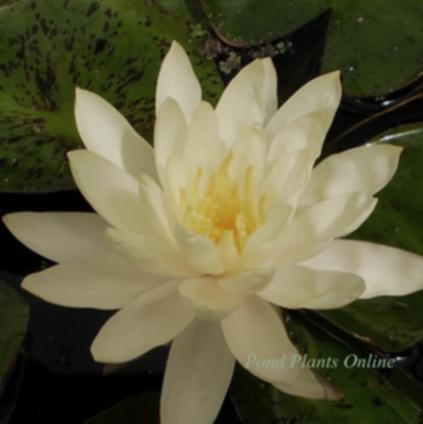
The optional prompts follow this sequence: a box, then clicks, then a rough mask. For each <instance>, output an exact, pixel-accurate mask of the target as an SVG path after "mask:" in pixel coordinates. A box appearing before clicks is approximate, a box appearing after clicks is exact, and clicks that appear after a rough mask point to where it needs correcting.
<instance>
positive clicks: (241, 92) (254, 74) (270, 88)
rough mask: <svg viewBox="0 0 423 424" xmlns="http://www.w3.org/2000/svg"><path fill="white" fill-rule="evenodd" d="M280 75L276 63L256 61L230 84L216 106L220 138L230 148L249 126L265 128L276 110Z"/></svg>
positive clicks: (265, 60) (263, 60)
mask: <svg viewBox="0 0 423 424" xmlns="http://www.w3.org/2000/svg"><path fill="white" fill-rule="evenodd" d="M276 105H277V98H276V72H275V69H274V66H273V63H272V61H271V60H270V59H269V58H267V59H256V60H255V61H254V62H252V63H250V64H249V65H247V66H245V67H244V68H243V69H241V71H240V72H239V73H238V74H237V75H236V76H235V78H234V79H233V80H232V81H231V82H230V83H229V85H228V86H227V87H226V89H225V91H224V92H223V94H222V96H221V98H220V100H219V103H218V104H217V107H216V113H217V116H218V121H219V131H220V136H221V137H222V139H223V141H224V142H225V144H226V145H227V146H230V145H232V144H233V142H234V141H235V138H236V136H237V135H238V133H239V131H240V129H241V128H243V127H244V126H246V125H251V124H255V123H257V124H260V125H265V124H266V122H267V121H268V119H269V118H270V117H271V116H272V115H273V113H274V112H275V110H276Z"/></svg>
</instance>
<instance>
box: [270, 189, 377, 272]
mask: <svg viewBox="0 0 423 424" xmlns="http://www.w3.org/2000/svg"><path fill="white" fill-rule="evenodd" d="M376 203H377V199H374V198H372V197H369V196H367V195H366V194H363V193H348V194H344V195H342V196H337V197H333V198H331V199H327V200H323V201H322V202H320V203H316V204H315V205H312V206H309V207H306V208H304V209H303V210H302V211H301V212H300V213H299V215H298V216H296V217H295V219H294V220H293V221H292V222H291V223H290V225H289V226H288V227H287V229H286V231H285V232H284V233H283V234H282V236H281V238H280V239H279V240H278V241H277V242H276V244H275V246H274V252H273V254H272V257H271V263H273V264H275V265H276V266H278V265H292V264H294V263H296V262H298V261H301V260H305V259H307V258H309V257H310V256H311V255H312V254H315V253H316V252H315V249H316V246H320V245H322V243H325V242H328V241H330V240H331V239H334V238H337V237H342V236H344V235H347V234H349V233H351V232H352V231H354V230H356V229H357V228H358V227H359V226H360V225H361V224H362V223H363V222H364V221H365V220H366V219H367V218H368V217H369V215H370V214H371V213H372V211H373V210H374V208H375V206H376Z"/></svg>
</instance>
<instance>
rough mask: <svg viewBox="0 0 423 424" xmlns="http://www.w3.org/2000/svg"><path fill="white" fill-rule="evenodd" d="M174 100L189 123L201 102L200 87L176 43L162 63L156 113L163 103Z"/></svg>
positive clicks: (182, 50) (157, 90) (188, 62)
mask: <svg viewBox="0 0 423 424" xmlns="http://www.w3.org/2000/svg"><path fill="white" fill-rule="evenodd" d="M168 97H171V98H173V99H175V100H176V101H177V102H178V104H179V106H180V107H181V109H182V110H183V112H184V115H185V117H186V119H187V121H188V122H189V121H190V120H191V117H192V114H193V113H194V110H195V109H196V107H197V105H198V103H199V102H200V100H201V87H200V83H199V82H198V80H197V77H196V76H195V74H194V70H193V69H192V66H191V62H190V60H189V58H188V56H187V54H186V53H185V50H184V49H183V48H182V47H181V45H180V44H179V43H177V42H176V41H173V42H172V45H171V47H170V50H169V52H168V53H167V55H166V56H165V58H164V59H163V62H162V66H161V68H160V72H159V78H158V81H157V88H156V113H157V112H158V111H159V109H160V107H161V105H162V104H163V102H164V101H165V100H166V99H167V98H168Z"/></svg>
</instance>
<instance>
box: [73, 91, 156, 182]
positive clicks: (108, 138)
mask: <svg viewBox="0 0 423 424" xmlns="http://www.w3.org/2000/svg"><path fill="white" fill-rule="evenodd" d="M75 119H76V126H77V128H78V132H79V135H80V136H81V139H82V141H83V142H84V144H85V147H86V148H87V149H88V150H90V151H92V152H93V153H96V154H98V155H100V156H102V157H104V158H105V159H108V160H110V161H111V162H113V163H114V164H115V165H117V166H119V167H121V168H123V169H124V170H125V171H126V172H128V173H129V174H131V175H133V176H135V177H137V176H139V175H141V174H142V173H146V174H149V175H150V176H151V177H153V178H154V179H157V174H156V166H155V163H154V154H153V148H152V147H151V146H150V145H149V144H148V143H147V142H146V141H145V140H144V139H143V138H142V137H141V136H140V135H139V134H137V133H136V131H135V130H134V129H133V128H132V126H131V125H130V124H129V122H128V121H127V120H126V119H125V118H124V117H123V115H121V114H120V113H119V112H118V111H117V110H116V109H115V108H114V107H113V106H112V105H111V104H110V103H108V102H107V101H106V100H104V99H103V98H102V97H100V96H99V95H97V94H95V93H92V92H90V91H88V90H82V89H81V88H77V89H76V98H75Z"/></svg>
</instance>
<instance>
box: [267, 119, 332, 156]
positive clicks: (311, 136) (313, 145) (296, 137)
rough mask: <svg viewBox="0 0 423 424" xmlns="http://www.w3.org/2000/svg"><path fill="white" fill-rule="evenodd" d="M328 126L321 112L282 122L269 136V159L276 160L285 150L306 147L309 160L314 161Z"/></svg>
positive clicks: (290, 150)
mask: <svg viewBox="0 0 423 424" xmlns="http://www.w3.org/2000/svg"><path fill="white" fill-rule="evenodd" d="M327 131H328V127H327V126H326V124H325V120H324V119H322V112H321V111H315V112H311V113H307V114H305V115H303V116H301V117H299V118H298V119H296V120H294V121H292V122H289V123H287V124H284V125H282V126H281V128H279V129H278V131H277V133H275V134H273V135H268V137H271V139H270V145H269V155H268V159H269V160H277V159H279V158H280V157H282V156H284V155H286V152H288V153H290V152H295V151H297V150H304V149H307V150H308V151H309V152H310V153H309V155H310V160H311V161H313V162H314V161H315V160H316V158H317V157H318V156H319V155H320V152H321V150H322V145H323V142H324V139H325V137H326V133H327Z"/></svg>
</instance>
